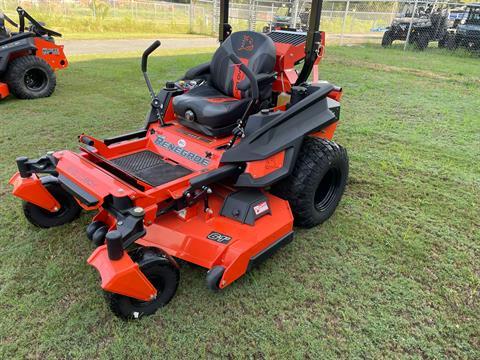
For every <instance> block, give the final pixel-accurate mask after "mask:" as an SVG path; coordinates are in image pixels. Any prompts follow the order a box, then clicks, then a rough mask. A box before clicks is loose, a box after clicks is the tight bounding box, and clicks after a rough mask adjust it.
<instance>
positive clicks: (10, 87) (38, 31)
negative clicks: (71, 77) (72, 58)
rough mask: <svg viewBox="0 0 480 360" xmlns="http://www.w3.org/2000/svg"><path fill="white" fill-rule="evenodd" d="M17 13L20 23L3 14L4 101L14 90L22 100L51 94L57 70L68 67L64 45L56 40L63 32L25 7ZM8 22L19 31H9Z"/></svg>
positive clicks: (0, 77) (0, 86)
mask: <svg viewBox="0 0 480 360" xmlns="http://www.w3.org/2000/svg"><path fill="white" fill-rule="evenodd" d="M17 12H18V17H19V24H17V23H15V22H14V21H13V20H11V19H10V18H9V17H8V16H7V15H5V14H0V100H1V99H4V98H6V97H7V96H8V95H9V94H10V93H12V94H13V95H15V96H16V97H17V98H20V99H38V98H42V97H48V96H50V95H52V93H53V92H54V90H55V86H56V83H57V81H56V76H55V71H56V70H58V69H64V68H66V67H67V66H68V61H67V58H66V57H65V54H64V52H63V46H62V45H56V44H55V40H54V37H56V36H57V37H60V36H62V35H61V34H60V33H57V32H55V31H53V30H49V29H47V28H45V27H44V25H43V24H42V23H39V22H38V21H36V20H35V19H34V18H33V17H32V16H31V15H30V14H28V13H27V12H26V11H25V10H23V9H22V8H20V7H19V8H17ZM25 20H28V21H29V26H28V27H26V26H25ZM5 22H8V23H10V25H12V26H13V27H15V28H17V30H18V31H17V32H9V31H8V29H7V27H6V26H5Z"/></svg>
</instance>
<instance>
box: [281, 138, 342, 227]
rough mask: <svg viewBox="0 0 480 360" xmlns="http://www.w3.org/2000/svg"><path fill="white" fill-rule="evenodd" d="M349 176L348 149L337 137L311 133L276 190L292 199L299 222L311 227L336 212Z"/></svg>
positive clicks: (296, 221) (292, 207) (285, 197)
mask: <svg viewBox="0 0 480 360" xmlns="http://www.w3.org/2000/svg"><path fill="white" fill-rule="evenodd" d="M347 178H348V155H347V151H346V150H345V149H344V148H343V147H341V146H340V145H338V144H336V143H334V142H333V141H329V140H326V139H320V138H311V137H307V138H305V140H304V142H303V145H302V149H301V150H300V154H299V155H298V158H297V161H296V163H295V167H294V169H293V171H292V173H291V174H290V176H289V177H287V178H286V179H285V180H283V181H281V182H280V183H279V184H277V185H276V186H274V188H273V189H272V192H273V193H274V194H275V195H277V196H279V197H281V198H283V199H285V200H287V201H288V202H289V204H290V207H291V209H292V212H293V216H294V219H295V224H296V225H298V226H302V227H306V228H311V227H313V226H316V225H319V224H321V223H323V222H324V221H326V220H327V219H328V218H330V216H332V214H333V213H334V211H335V209H336V208H337V205H338V203H339V202H340V199H341V198H342V195H343V192H344V190H345V185H346V183H347Z"/></svg>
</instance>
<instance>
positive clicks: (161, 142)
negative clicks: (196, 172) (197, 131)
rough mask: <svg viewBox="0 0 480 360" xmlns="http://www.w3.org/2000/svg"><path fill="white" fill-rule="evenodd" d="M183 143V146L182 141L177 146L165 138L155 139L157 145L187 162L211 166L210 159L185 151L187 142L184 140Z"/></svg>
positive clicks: (158, 137)
mask: <svg viewBox="0 0 480 360" xmlns="http://www.w3.org/2000/svg"><path fill="white" fill-rule="evenodd" d="M182 140H183V139H182ZM183 142H184V143H183ZM183 142H182V144H180V141H179V144H178V145H176V144H173V143H171V142H169V141H167V140H166V139H165V137H164V136H157V138H156V139H155V144H157V145H158V146H160V147H162V148H164V149H167V150H168V151H171V152H174V153H175V154H178V155H180V156H181V157H183V158H185V159H187V160H190V161H193V162H194V163H197V164H199V165H203V166H208V164H210V160H209V159H207V158H205V157H202V156H200V155H198V154H195V153H194V152H191V151H188V150H185V149H184V147H185V146H186V141H185V140H183ZM180 145H183V146H180Z"/></svg>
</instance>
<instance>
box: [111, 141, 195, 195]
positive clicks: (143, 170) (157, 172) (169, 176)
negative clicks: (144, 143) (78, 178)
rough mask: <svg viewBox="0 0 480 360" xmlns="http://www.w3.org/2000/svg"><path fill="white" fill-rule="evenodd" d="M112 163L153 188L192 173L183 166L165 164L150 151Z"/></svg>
mask: <svg viewBox="0 0 480 360" xmlns="http://www.w3.org/2000/svg"><path fill="white" fill-rule="evenodd" d="M111 162H112V163H113V164H115V165H116V166H117V167H119V168H120V169H122V170H123V171H125V172H127V173H130V174H132V175H133V176H135V177H136V178H137V179H140V180H142V181H143V182H145V183H147V184H150V185H152V186H159V185H162V184H165V183H167V182H169V181H172V180H175V179H178V178H181V177H183V176H186V175H188V174H190V173H191V171H190V170H188V169H187V168H184V167H183V166H180V165H172V164H169V163H167V162H165V161H164V160H163V158H162V157H161V156H160V155H157V154H155V153H154V152H152V151H149V150H144V151H140V152H137V153H134V154H130V155H126V156H122V157H119V158H116V159H112V160H111Z"/></svg>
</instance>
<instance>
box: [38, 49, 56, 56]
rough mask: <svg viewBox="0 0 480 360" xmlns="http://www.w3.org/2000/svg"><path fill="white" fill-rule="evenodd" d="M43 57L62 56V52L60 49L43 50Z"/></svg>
mask: <svg viewBox="0 0 480 360" xmlns="http://www.w3.org/2000/svg"><path fill="white" fill-rule="evenodd" d="M42 53H43V55H60V51H59V50H58V49H47V48H44V49H42Z"/></svg>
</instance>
